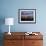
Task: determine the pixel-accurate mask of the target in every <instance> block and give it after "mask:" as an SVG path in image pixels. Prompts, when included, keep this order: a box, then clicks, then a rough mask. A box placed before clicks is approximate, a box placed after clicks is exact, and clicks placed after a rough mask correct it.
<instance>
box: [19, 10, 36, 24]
mask: <svg viewBox="0 0 46 46" xmlns="http://www.w3.org/2000/svg"><path fill="white" fill-rule="evenodd" d="M18 22H19V23H24V24H26V23H36V9H18Z"/></svg>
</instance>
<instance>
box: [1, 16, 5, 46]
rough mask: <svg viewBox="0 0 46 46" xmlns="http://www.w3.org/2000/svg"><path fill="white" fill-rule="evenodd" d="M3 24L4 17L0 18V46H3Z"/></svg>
mask: <svg viewBox="0 0 46 46" xmlns="http://www.w3.org/2000/svg"><path fill="white" fill-rule="evenodd" d="M4 23H5V17H4V16H0V46H3V33H2V25H3V24H4Z"/></svg>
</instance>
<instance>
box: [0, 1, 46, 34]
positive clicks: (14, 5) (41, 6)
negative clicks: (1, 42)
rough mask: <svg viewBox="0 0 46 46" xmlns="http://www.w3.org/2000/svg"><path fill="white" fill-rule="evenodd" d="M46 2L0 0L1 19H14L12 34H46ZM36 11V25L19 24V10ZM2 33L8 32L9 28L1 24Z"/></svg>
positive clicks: (0, 30)
mask: <svg viewBox="0 0 46 46" xmlns="http://www.w3.org/2000/svg"><path fill="white" fill-rule="evenodd" d="M45 4H46V0H0V18H6V17H13V18H14V19H15V23H14V26H12V27H11V31H12V32H18V31H19V32H26V31H29V32H31V31H32V32H34V31H40V32H43V34H44V33H45V32H46V6H45ZM21 8H22V9H36V24H19V23H18V9H21ZM0 32H8V26H6V25H5V24H2V25H1V24H0Z"/></svg>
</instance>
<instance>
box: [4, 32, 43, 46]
mask: <svg viewBox="0 0 46 46" xmlns="http://www.w3.org/2000/svg"><path fill="white" fill-rule="evenodd" d="M25 33H26V32H11V35H8V34H7V32H5V33H4V46H43V35H42V34H41V33H40V32H35V33H37V34H38V35H25ZM33 33H34V32H33Z"/></svg>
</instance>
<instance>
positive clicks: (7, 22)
mask: <svg viewBox="0 0 46 46" xmlns="http://www.w3.org/2000/svg"><path fill="white" fill-rule="evenodd" d="M13 24H14V18H5V25H9V32H8V34H9V35H11V33H10V25H13Z"/></svg>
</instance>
